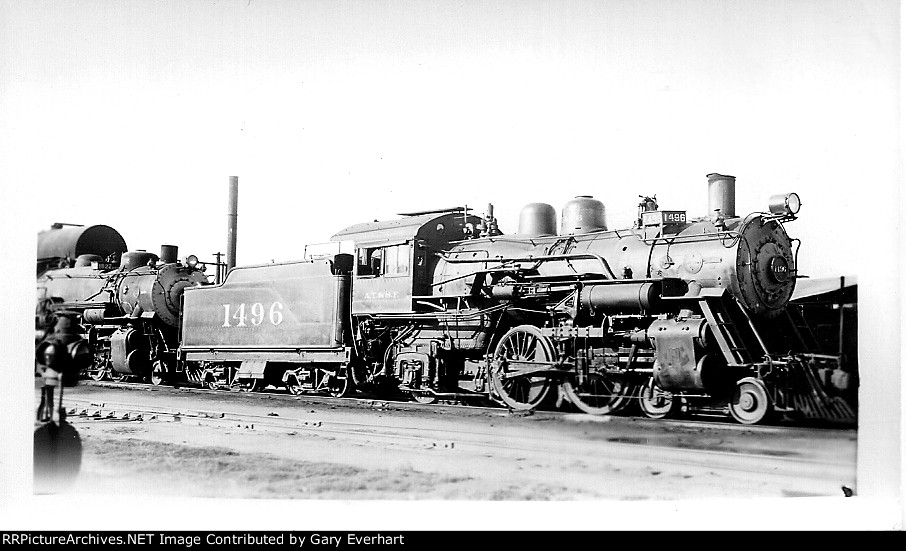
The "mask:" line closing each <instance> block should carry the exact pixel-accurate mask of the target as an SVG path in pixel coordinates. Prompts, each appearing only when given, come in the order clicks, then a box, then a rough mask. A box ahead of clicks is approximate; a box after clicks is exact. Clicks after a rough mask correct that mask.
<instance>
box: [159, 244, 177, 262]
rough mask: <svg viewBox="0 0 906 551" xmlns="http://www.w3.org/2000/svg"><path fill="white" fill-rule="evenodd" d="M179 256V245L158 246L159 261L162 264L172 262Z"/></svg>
mask: <svg viewBox="0 0 906 551" xmlns="http://www.w3.org/2000/svg"><path fill="white" fill-rule="evenodd" d="M178 258H179V247H177V246H176V245H161V246H160V261H161V262H163V263H164V264H173V263H174V262H176V260H177V259H178Z"/></svg>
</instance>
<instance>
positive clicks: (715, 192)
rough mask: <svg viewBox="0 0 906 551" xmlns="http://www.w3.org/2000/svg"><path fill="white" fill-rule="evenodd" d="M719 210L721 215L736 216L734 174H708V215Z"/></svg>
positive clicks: (726, 216) (712, 214)
mask: <svg viewBox="0 0 906 551" xmlns="http://www.w3.org/2000/svg"><path fill="white" fill-rule="evenodd" d="M714 211H720V214H721V216H723V217H725V218H733V217H735V216H736V176H725V175H723V174H708V216H714Z"/></svg>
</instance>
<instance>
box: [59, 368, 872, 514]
mask: <svg viewBox="0 0 906 551" xmlns="http://www.w3.org/2000/svg"><path fill="white" fill-rule="evenodd" d="M66 396H67V403H68V404H69V405H70V406H71V407H77V408H79V409H80V410H84V409H88V410H92V411H90V412H89V413H95V412H97V411H100V412H102V414H103V415H105V416H106V415H107V414H108V413H110V412H113V414H114V415H113V416H112V418H100V419H94V418H89V417H85V416H78V415H75V416H70V419H69V420H70V422H71V423H72V425H73V426H74V427H75V428H76V429H77V430H78V431H79V434H80V437H81V441H82V445H83V454H82V465H81V469H80V473H79V475H78V477H77V479H76V480H75V481H74V483H73V484H72V485H71V486H70V487H68V488H66V489H65V490H63V491H65V492H67V493H71V494H75V495H111V496H117V495H123V494H124V493H128V494H129V495H147V496H195V497H216V498H265V499H276V498H280V499H332V500H333V499H353V500H476V501H479V500H480V501H542V500H551V501H577V500H622V501H626V500H631V501H635V500H677V499H699V498H727V497H730V498H733V497H739V498H751V497H796V496H839V497H843V495H844V489H843V488H844V487H845V488H847V489H853V490H856V488H857V486H856V480H855V465H856V462H855V450H856V433H855V431H853V430H835V429H824V430H817V429H784V428H780V427H754V428H753V427H742V426H737V425H733V424H730V423H717V424H713V423H701V422H697V421H673V422H656V421H651V420H647V419H633V418H624V417H591V416H587V415H579V414H576V415H562V414H548V413H538V414H535V415H530V416H524V415H514V414H511V413H509V412H506V411H504V410H486V409H481V410H468V411H462V410H457V409H453V408H449V407H440V408H436V407H422V406H418V405H415V404H394V403H392V402H381V401H371V402H369V401H361V400H359V401H341V402H337V401H330V400H327V399H318V398H296V397H291V396H287V395H282V396H281V395H248V394H238V393H230V392H221V393H211V392H201V391H194V390H189V389H180V390H174V389H169V388H157V387H136V388H131V389H120V388H109V387H103V386H92V385H80V386H79V387H76V388H75V389H72V390H71V391H70V390H68V391H67V395H66ZM126 403H128V404H133V405H135V404H138V405H146V406H148V407H152V406H153V407H156V408H170V409H168V410H167V411H169V412H170V413H169V414H167V415H160V416H158V417H157V418H156V419H151V418H150V416H148V415H146V416H145V417H146V418H144V419H142V420H141V421H136V420H122V419H119V418H117V417H118V416H119V413H122V412H123V411H126V409H127V408H126V407H125V406H124V405H122V404H126ZM117 410H119V413H117ZM174 412H175V413H179V415H173V413H174ZM199 414H201V416H199Z"/></svg>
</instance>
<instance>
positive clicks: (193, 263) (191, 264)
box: [186, 254, 198, 268]
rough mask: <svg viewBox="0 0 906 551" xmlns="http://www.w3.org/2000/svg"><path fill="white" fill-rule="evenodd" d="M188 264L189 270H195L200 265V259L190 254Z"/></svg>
mask: <svg viewBox="0 0 906 551" xmlns="http://www.w3.org/2000/svg"><path fill="white" fill-rule="evenodd" d="M186 264H187V265H188V266H189V268H194V267H195V266H196V265H197V264H198V257H197V256H195V255H194V254H190V255H189V256H187V257H186Z"/></svg>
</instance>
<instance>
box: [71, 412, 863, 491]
mask: <svg viewBox="0 0 906 551" xmlns="http://www.w3.org/2000/svg"><path fill="white" fill-rule="evenodd" d="M288 398H289V400H287V402H289V401H290V400H294V399H296V397H288ZM281 402H282V401H281ZM327 402H328V403H330V401H327ZM275 405H276V404H275ZM280 405H281V407H286V406H291V405H292V404H290V403H285V404H280ZM394 405H396V404H394ZM408 405H410V406H412V407H413V409H415V408H418V409H422V410H423V411H424V409H425V406H424V405H421V404H408ZM64 407H65V409H66V410H67V414H68V416H69V420H70V422H72V423H74V425H75V426H78V425H80V424H82V423H184V424H191V425H198V426H208V427H215V428H219V429H225V430H240V431H250V432H251V431H270V432H278V433H283V434H288V435H290V434H299V433H304V434H308V435H313V436H323V437H334V438H338V437H339V438H343V439H344V440H346V441H359V442H362V443H367V444H369V445H373V444H375V443H381V444H386V445H393V446H397V447H403V448H408V449H411V450H445V451H447V452H448V453H455V454H465V455H468V454H487V453H493V454H494V455H497V456H503V457H504V458H507V457H508V458H511V459H514V460H519V457H521V456H525V455H531V454H535V455H537V454H541V455H543V456H546V457H548V458H549V459H550V460H552V461H567V460H572V459H575V458H576V457H583V458H594V460H598V461H603V460H606V461H608V462H617V463H626V464H631V465H638V464H645V465H652V466H653V468H658V469H665V470H670V469H674V470H676V471H679V470H682V471H689V470H690V469H692V470H698V471H701V472H703V473H704V472H710V471H713V470H715V469H719V470H723V471H732V472H735V473H737V474H743V475H747V474H757V475H758V476H761V477H798V478H804V479H814V480H846V479H847V478H849V477H850V476H851V472H850V470H851V468H850V467H848V466H846V465H841V464H840V463H839V462H838V461H832V460H821V459H816V458H815V457H808V456H807V455H799V454H795V453H790V452H788V451H787V452H784V451H778V450H776V449H764V450H747V451H741V450H740V449H733V448H732V446H728V449H727V450H719V449H718V450H715V449H705V448H703V447H697V446H696V445H695V444H690V443H689V442H685V443H684V444H683V445H681V446H676V445H657V444H652V443H651V441H649V440H648V439H647V438H644V437H643V438H626V437H622V438H611V439H601V438H596V439H595V438H593V439H585V440H582V439H579V440H577V438H576V437H575V435H573V436H568V437H567V436H562V437H558V436H551V435H550V434H545V435H544V437H543V438H539V437H537V436H536V435H533V434H526V433H525V431H519V432H517V431H512V430H508V429H505V428H502V427H501V428H499V429H490V428H488V427H482V428H480V429H462V428H454V427H451V426H450V423H449V422H448V419H443V418H441V419H434V420H433V421H434V422H433V423H430V422H429V423H427V424H425V423H417V422H416V421H413V419H409V418H395V417H394V416H392V415H389V416H387V415H385V416H381V417H380V420H379V421H376V422H354V421H348V420H337V419H333V418H331V416H330V415H325V414H323V413H319V412H317V411H316V410H311V409H309V408H299V409H300V411H299V413H293V414H287V413H285V412H284V413H280V414H277V413H268V414H252V413H248V412H241V411H235V410H233V411H230V410H225V409H222V408H210V409H203V408H182V407H161V406H157V405H154V406H150V405H141V404H135V403H127V402H111V401H94V400H91V399H81V398H73V397H70V398H66V399H65V400H64ZM485 409H488V410H491V408H485ZM491 411H494V412H495V413H497V414H500V415H501V416H507V413H506V411H505V410H500V409H494V410H491ZM544 415H549V416H550V417H551V418H553V419H558V420H561V421H563V422H570V421H575V422H582V421H586V422H587V421H588V418H589V417H590V416H587V415H584V414H569V413H560V412H545V413H544ZM592 419H595V420H597V419H602V418H592ZM640 421H645V422H644V423H643V424H644V425H647V426H649V427H655V426H663V425H664V423H665V422H664V421H654V420H648V419H645V420H640ZM666 423H672V424H674V425H676V424H682V425H685V426H689V427H710V428H713V429H716V430H718V431H719V432H721V433H723V432H724V431H729V432H730V434H733V433H736V434H738V432H739V431H740V430H747V431H757V432H761V433H764V432H777V433H782V432H784V431H785V429H783V428H782V427H751V426H742V425H735V424H729V423H708V422H702V421H666ZM491 426H493V425H491ZM592 432H600V431H592ZM781 437H782V436H781Z"/></svg>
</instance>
